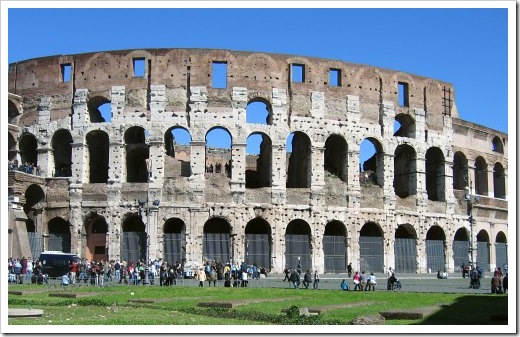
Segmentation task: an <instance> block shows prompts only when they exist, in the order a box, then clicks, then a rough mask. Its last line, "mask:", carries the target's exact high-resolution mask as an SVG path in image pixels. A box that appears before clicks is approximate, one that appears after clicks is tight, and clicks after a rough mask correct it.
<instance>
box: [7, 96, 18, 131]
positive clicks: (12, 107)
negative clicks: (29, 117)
mask: <svg viewBox="0 0 520 337" xmlns="http://www.w3.org/2000/svg"><path fill="white" fill-rule="evenodd" d="M7 112H8V120H7V123H9V124H13V125H17V124H18V116H19V115H20V111H18V108H17V107H16V104H14V103H13V101H11V100H9V105H8V107H7Z"/></svg>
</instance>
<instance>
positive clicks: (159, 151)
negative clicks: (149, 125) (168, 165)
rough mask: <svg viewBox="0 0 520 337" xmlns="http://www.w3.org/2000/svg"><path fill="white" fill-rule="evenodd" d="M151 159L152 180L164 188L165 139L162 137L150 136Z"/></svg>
mask: <svg viewBox="0 0 520 337" xmlns="http://www.w3.org/2000/svg"><path fill="white" fill-rule="evenodd" d="M148 143H149V144H150V148H149V155H148V157H149V159H150V160H151V178H152V180H153V181H154V182H155V183H156V184H159V185H160V186H162V184H163V178H164V139H163V138H162V137H161V135H154V136H150V138H149V142H148Z"/></svg>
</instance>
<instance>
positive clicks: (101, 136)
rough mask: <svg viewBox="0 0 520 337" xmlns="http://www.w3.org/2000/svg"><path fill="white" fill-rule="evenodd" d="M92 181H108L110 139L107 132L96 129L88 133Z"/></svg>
mask: <svg viewBox="0 0 520 337" xmlns="http://www.w3.org/2000/svg"><path fill="white" fill-rule="evenodd" d="M87 147H88V152H89V177H90V183H104V184H106V183H107V182H108V161H109V147H110V144H109V140H108V135H107V134H106V132H103V131H99V130H94V131H91V132H89V133H88V134H87Z"/></svg>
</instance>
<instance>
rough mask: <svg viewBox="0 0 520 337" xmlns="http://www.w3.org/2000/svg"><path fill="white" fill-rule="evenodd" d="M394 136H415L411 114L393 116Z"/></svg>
mask: <svg viewBox="0 0 520 337" xmlns="http://www.w3.org/2000/svg"><path fill="white" fill-rule="evenodd" d="M394 136H395V137H408V138H415V121H414V119H413V118H412V116H410V115H407V114H398V115H396V116H395V122H394Z"/></svg>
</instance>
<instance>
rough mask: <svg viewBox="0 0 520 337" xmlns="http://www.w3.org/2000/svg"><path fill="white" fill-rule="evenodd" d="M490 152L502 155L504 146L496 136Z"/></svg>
mask: <svg viewBox="0 0 520 337" xmlns="http://www.w3.org/2000/svg"><path fill="white" fill-rule="evenodd" d="M491 150H492V151H493V152H498V153H502V154H503V153H504V144H503V143H502V140H500V138H499V137H498V136H495V138H493V143H492V146H491Z"/></svg>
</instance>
